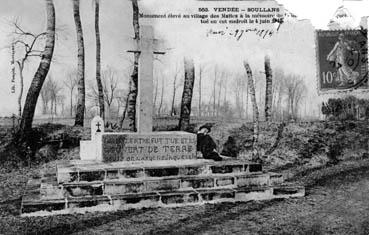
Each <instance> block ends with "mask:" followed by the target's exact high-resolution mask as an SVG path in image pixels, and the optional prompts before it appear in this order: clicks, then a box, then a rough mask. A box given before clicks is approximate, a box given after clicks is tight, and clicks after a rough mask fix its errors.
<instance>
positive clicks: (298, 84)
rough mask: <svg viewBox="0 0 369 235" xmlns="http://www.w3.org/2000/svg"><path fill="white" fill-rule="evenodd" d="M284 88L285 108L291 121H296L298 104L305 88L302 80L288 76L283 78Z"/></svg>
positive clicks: (292, 75) (294, 76) (291, 75)
mask: <svg viewBox="0 0 369 235" xmlns="http://www.w3.org/2000/svg"><path fill="white" fill-rule="evenodd" d="M285 87H286V95H287V108H288V113H289V115H290V118H291V119H294V120H296V119H297V113H298V107H299V104H300V102H301V100H302V98H303V96H304V93H305V92H306V86H305V83H304V80H303V78H301V77H300V76H297V75H294V74H289V75H287V76H286V78H285Z"/></svg>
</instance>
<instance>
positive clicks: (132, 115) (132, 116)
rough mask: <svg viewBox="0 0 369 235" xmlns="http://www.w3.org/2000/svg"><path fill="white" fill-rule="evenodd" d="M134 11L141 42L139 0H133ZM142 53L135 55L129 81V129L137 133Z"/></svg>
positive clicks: (134, 24)
mask: <svg viewBox="0 0 369 235" xmlns="http://www.w3.org/2000/svg"><path fill="white" fill-rule="evenodd" d="M132 9H133V30H134V33H135V37H134V39H135V40H137V41H138V40H140V25H139V15H138V14H139V9H138V3H137V0H132ZM139 58H140V53H138V52H136V53H134V64H133V71H132V75H131V79H130V81H129V95H128V106H127V117H128V121H129V129H130V130H131V131H136V130H137V128H136V101H137V86H138V60H139Z"/></svg>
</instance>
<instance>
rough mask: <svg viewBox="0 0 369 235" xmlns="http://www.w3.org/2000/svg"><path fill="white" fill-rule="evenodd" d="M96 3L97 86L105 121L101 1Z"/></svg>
mask: <svg viewBox="0 0 369 235" xmlns="http://www.w3.org/2000/svg"><path fill="white" fill-rule="evenodd" d="M94 2H95V36H96V84H97V90H98V92H99V107H100V117H102V119H105V104H104V91H103V89H104V88H103V85H102V82H101V43H100V28H99V15H100V13H99V11H100V0H94Z"/></svg>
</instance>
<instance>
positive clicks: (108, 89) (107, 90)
mask: <svg viewBox="0 0 369 235" xmlns="http://www.w3.org/2000/svg"><path fill="white" fill-rule="evenodd" d="M117 86H118V78H117V72H116V71H115V70H113V69H112V68H110V67H109V68H107V69H106V70H105V71H103V88H104V89H103V91H104V99H105V102H106V104H107V106H108V115H107V116H108V118H110V114H111V105H112V103H113V101H114V99H115V95H116V93H115V92H116V90H117ZM99 99H100V94H99ZM99 104H100V101H99Z"/></svg>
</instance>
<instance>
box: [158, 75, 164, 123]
mask: <svg viewBox="0 0 369 235" xmlns="http://www.w3.org/2000/svg"><path fill="white" fill-rule="evenodd" d="M164 88H165V79H164V77H163V76H161V92H160V101H159V107H158V116H160V115H161V109H162V107H163V101H164Z"/></svg>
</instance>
